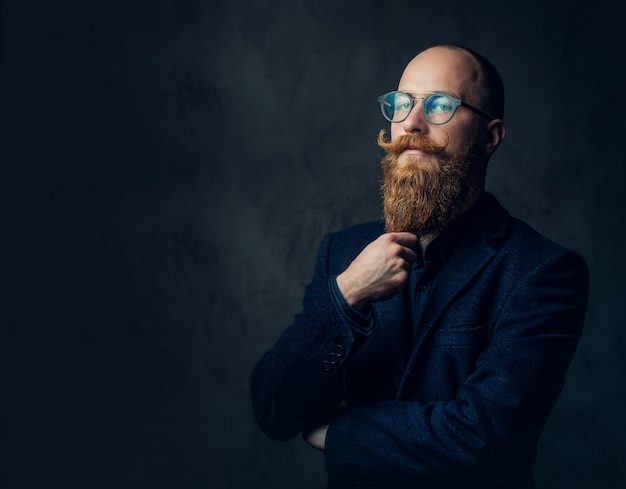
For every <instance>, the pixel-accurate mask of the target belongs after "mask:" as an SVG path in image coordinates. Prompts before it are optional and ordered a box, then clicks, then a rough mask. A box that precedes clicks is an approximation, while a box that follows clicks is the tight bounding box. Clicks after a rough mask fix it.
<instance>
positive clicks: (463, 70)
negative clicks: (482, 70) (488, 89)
mask: <svg viewBox="0 0 626 489" xmlns="http://www.w3.org/2000/svg"><path fill="white" fill-rule="evenodd" d="M477 81H478V68H477V63H476V62H475V60H474V58H473V57H472V56H471V55H470V54H469V53H467V52H465V51H463V50H458V49H449V48H443V47H436V48H431V49H427V50H426V51H423V52H421V53H420V54H418V55H417V56H416V57H415V58H413V59H412V60H411V61H410V62H409V64H408V65H407V66H406V68H405V69H404V72H403V73H402V78H400V83H399V84H398V89H399V90H403V91H405V92H411V93H416V92H437V91H440V92H446V93H449V94H450V95H454V96H456V97H459V98H461V99H471V98H473V97H472V94H473V92H474V90H475V88H476V84H477Z"/></svg>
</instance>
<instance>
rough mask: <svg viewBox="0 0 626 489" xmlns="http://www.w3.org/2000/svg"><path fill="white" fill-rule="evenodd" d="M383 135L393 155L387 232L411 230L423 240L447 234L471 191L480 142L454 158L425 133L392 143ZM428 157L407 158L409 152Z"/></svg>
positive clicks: (386, 190) (386, 172)
mask: <svg viewBox="0 0 626 489" xmlns="http://www.w3.org/2000/svg"><path fill="white" fill-rule="evenodd" d="M383 136H384V130H381V131H380V133H379V135H378V144H379V146H380V147H381V148H383V149H384V150H385V152H386V153H387V154H386V155H385V156H384V157H383V159H382V160H381V166H382V170H383V182H382V186H381V191H382V196H383V212H384V217H385V226H386V230H387V232H400V231H409V232H412V233H415V234H416V235H417V236H418V237H423V236H426V235H429V234H433V233H438V232H441V231H443V230H444V229H445V228H447V227H448V225H449V224H450V223H451V222H452V221H453V220H454V219H455V218H456V217H457V216H458V214H459V212H460V210H461V209H462V207H463V204H464V203H465V201H466V199H467V197H468V194H469V192H470V190H471V177H470V172H471V170H472V167H473V162H474V160H475V158H476V154H477V153H476V151H475V144H474V141H470V143H468V144H467V145H466V146H465V147H464V148H462V149H461V150H460V151H458V152H456V153H455V154H452V155H446V154H445V148H446V145H447V144H444V145H442V146H438V145H435V144H434V143H432V141H430V140H429V139H428V138H426V137H424V136H421V135H403V136H400V137H399V138H397V139H396V140H394V141H391V142H385V141H384V139H383ZM408 148H414V149H420V150H422V151H424V152H425V153H426V154H425V155H410V154H408V155H402V152H403V151H404V150H405V149H408Z"/></svg>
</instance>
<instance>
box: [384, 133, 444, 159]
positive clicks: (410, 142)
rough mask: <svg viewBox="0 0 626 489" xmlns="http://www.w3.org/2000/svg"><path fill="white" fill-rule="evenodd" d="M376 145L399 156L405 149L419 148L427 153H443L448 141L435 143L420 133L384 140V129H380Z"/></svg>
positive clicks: (388, 152)
mask: <svg viewBox="0 0 626 489" xmlns="http://www.w3.org/2000/svg"><path fill="white" fill-rule="evenodd" d="M376 142H377V143H378V146H380V147H381V148H382V149H384V150H385V152H386V153H387V154H390V155H394V156H399V155H400V154H401V153H402V152H403V151H404V150H405V149H419V150H421V151H423V152H424V153H428V154H435V155H437V154H443V153H444V152H445V150H446V146H447V145H448V141H446V142H445V143H444V144H441V145H439V144H435V143H434V142H432V141H431V140H430V139H428V138H427V137H426V136H422V135H421V134H403V135H401V136H398V138H397V139H395V140H392V141H385V130H384V129H381V130H380V132H379V133H378V139H377V140H376Z"/></svg>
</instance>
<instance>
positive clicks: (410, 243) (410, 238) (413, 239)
mask: <svg viewBox="0 0 626 489" xmlns="http://www.w3.org/2000/svg"><path fill="white" fill-rule="evenodd" d="M390 234H391V235H392V238H393V240H394V241H395V242H396V243H398V244H399V245H402V246H405V247H407V248H411V249H412V250H417V248H418V246H419V239H418V237H417V236H416V235H415V234H413V233H409V232H406V231H403V232H400V233H390Z"/></svg>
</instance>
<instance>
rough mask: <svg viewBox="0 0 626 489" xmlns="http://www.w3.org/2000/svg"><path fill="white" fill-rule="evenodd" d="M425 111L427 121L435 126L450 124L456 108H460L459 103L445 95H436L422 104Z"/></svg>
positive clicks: (427, 98)
mask: <svg viewBox="0 0 626 489" xmlns="http://www.w3.org/2000/svg"><path fill="white" fill-rule="evenodd" d="M422 104H423V108H422V110H423V111H424V115H425V116H426V119H428V120H429V121H430V122H432V123H433V124H443V123H444V122H448V121H449V120H450V119H452V116H453V115H454V112H455V111H456V108H457V107H458V105H459V104H458V102H457V101H456V100H455V99H454V98H452V97H450V96H448V95H446V94H443V93H436V94H434V95H431V96H429V97H426V99H425V100H424V101H423V102H422Z"/></svg>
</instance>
